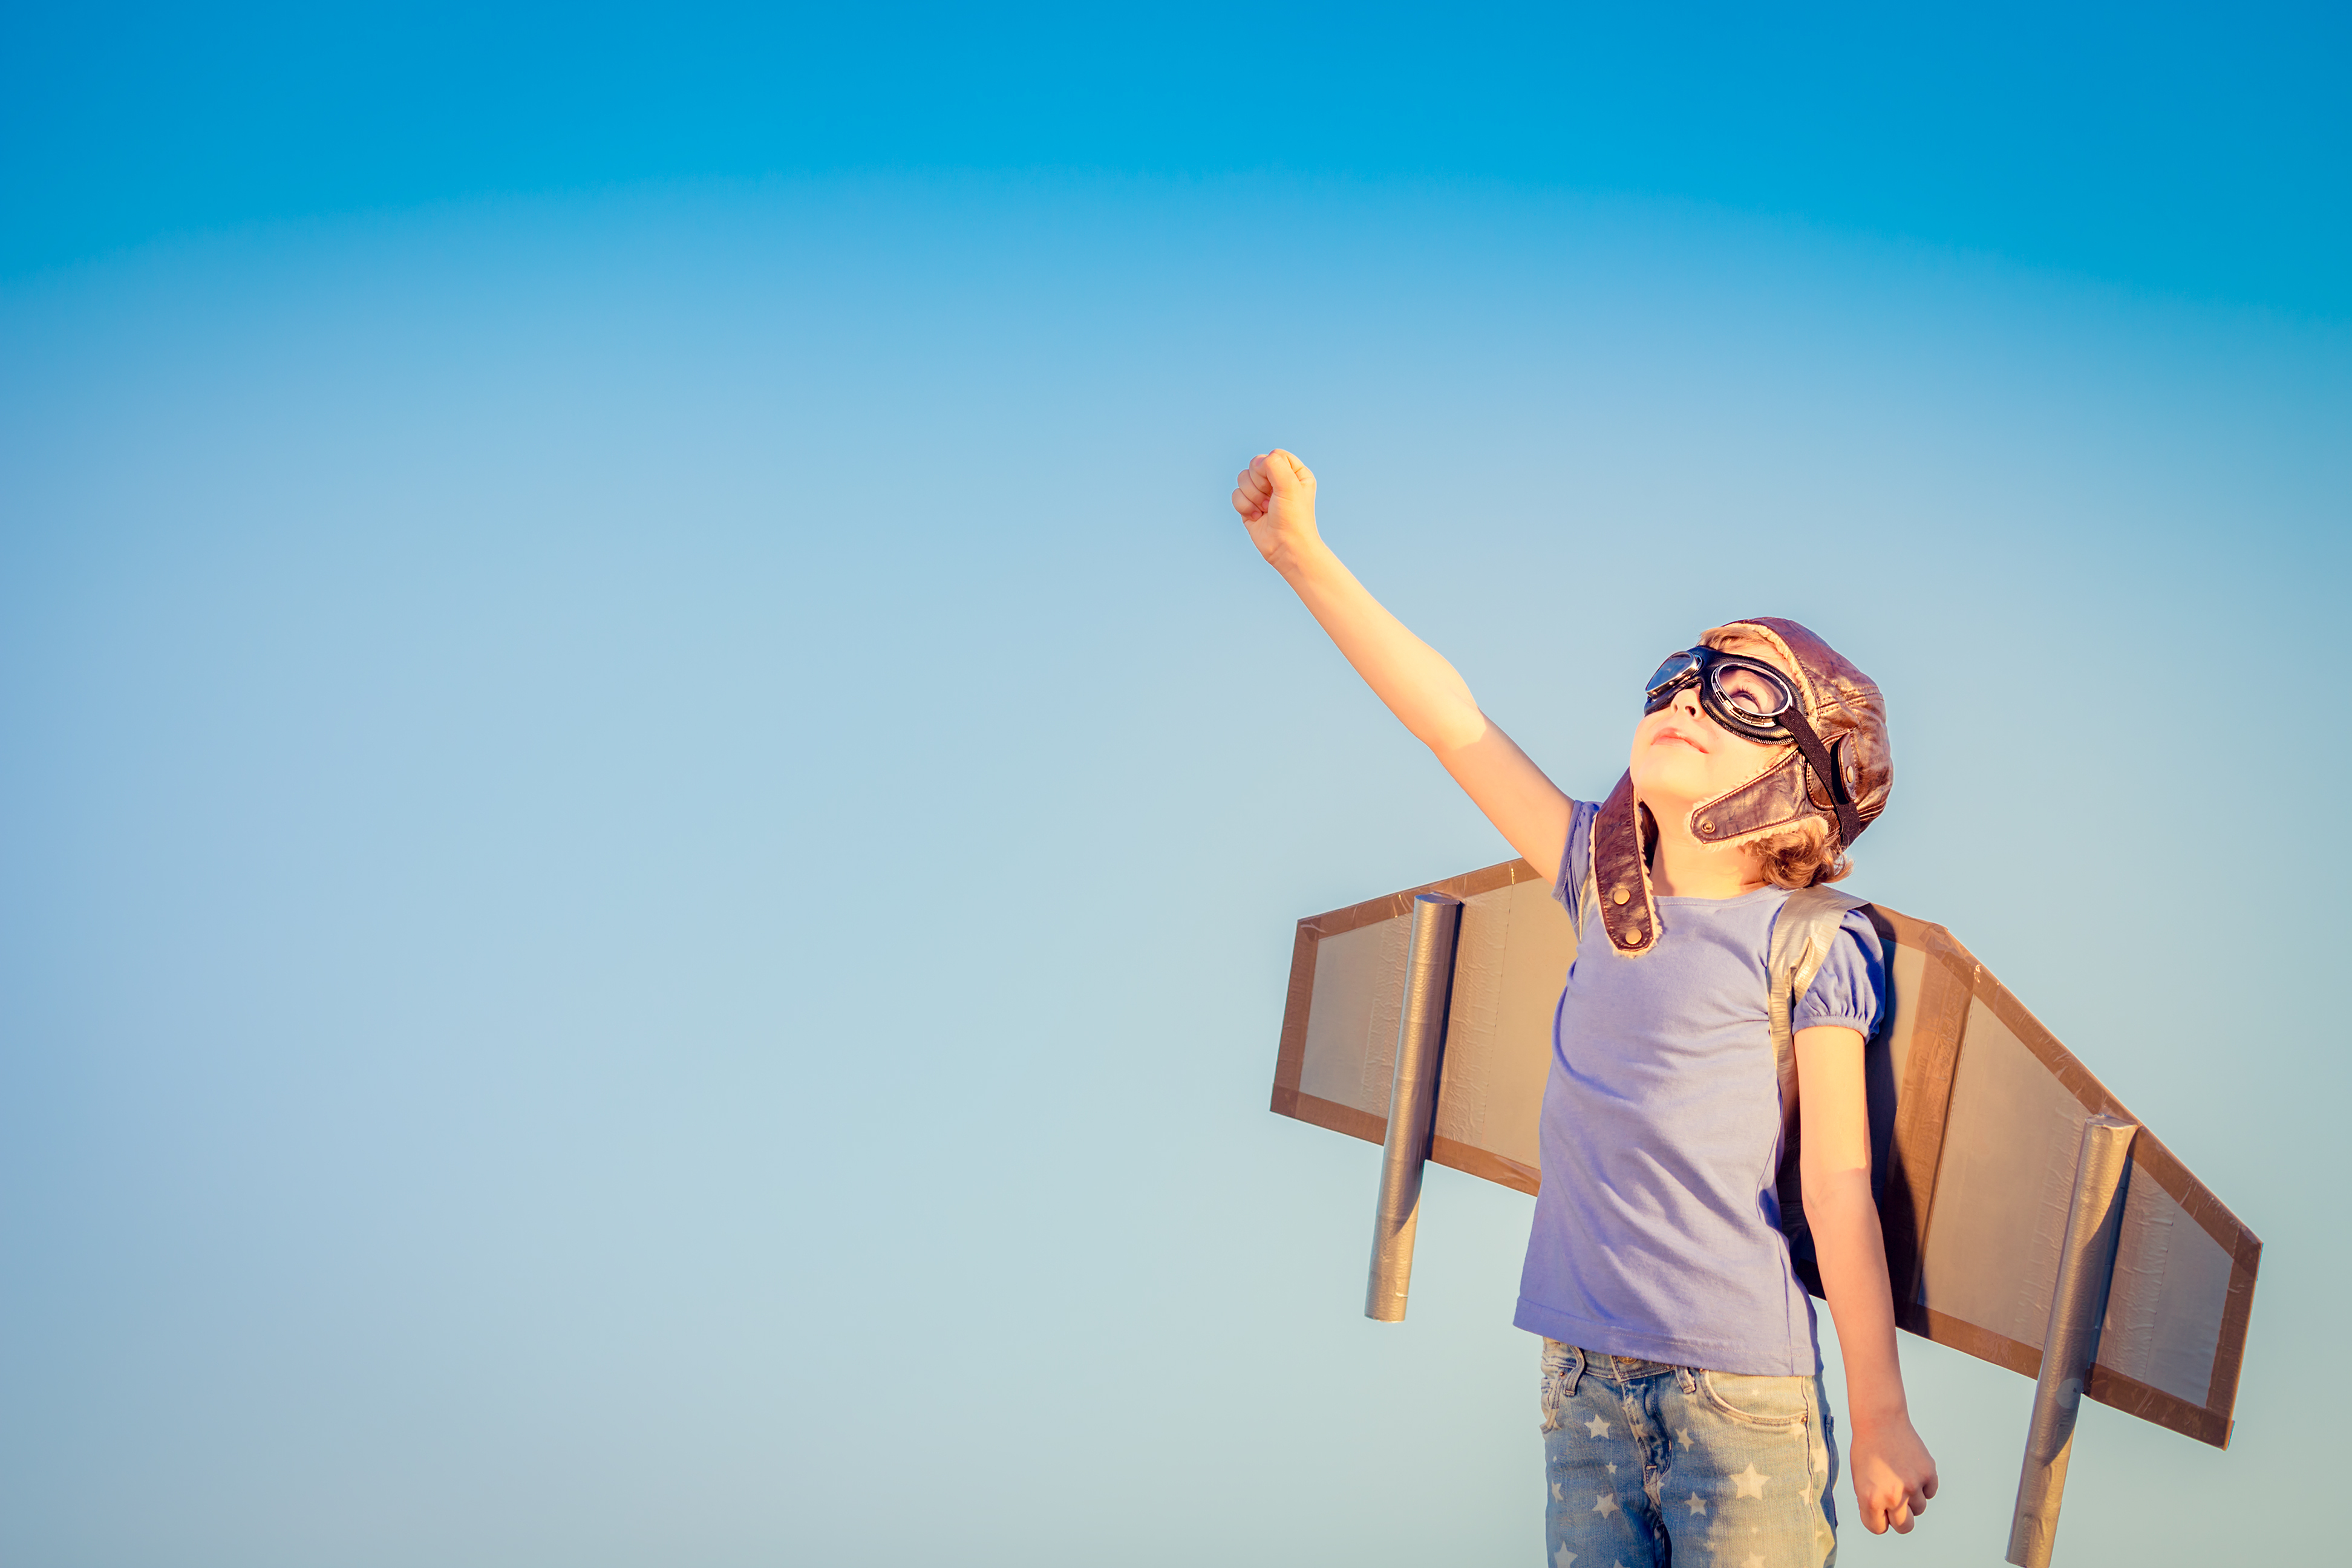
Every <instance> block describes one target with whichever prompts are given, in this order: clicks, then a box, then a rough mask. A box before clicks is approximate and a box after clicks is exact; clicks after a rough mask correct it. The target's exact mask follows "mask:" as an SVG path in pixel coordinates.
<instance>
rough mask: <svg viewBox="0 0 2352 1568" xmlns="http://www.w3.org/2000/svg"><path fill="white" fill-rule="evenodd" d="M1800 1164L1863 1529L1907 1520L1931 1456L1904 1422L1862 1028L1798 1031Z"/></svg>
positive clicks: (1925, 1487) (1907, 1527)
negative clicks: (1840, 1364) (1840, 1358)
mask: <svg viewBox="0 0 2352 1568" xmlns="http://www.w3.org/2000/svg"><path fill="white" fill-rule="evenodd" d="M1796 1047H1797V1114H1798V1118H1799V1126H1798V1145H1797V1148H1798V1152H1797V1164H1798V1170H1799V1173H1800V1174H1801V1176H1802V1178H1803V1182H1804V1190H1805V1223H1806V1224H1807V1225H1808V1226H1810V1227H1811V1230H1812V1233H1813V1255H1814V1257H1815V1258H1816V1259H1817V1260H1818V1261H1819V1262H1820V1264H1821V1268H1822V1291H1823V1293H1824V1294H1826V1295H1827V1296H1828V1297H1829V1300H1830V1316H1831V1317H1832V1319H1834V1320H1835V1321H1836V1322H1837V1336H1838V1345H1839V1347H1840V1348H1841V1349H1842V1350H1843V1352H1845V1391H1846V1417H1847V1433H1846V1468H1847V1471H1848V1473H1849V1474H1850V1475H1851V1476H1852V1478H1853V1500H1854V1504H1855V1506H1856V1507H1857V1508H1859V1509H1860V1510H1862V1522H1863V1527H1864V1529H1866V1530H1868V1531H1870V1532H1871V1533H1872V1534H1873V1535H1878V1534H1882V1533H1884V1532H1885V1530H1886V1528H1887V1526H1889V1525H1893V1526H1894V1527H1895V1531H1896V1532H1897V1533H1898V1534H1906V1535H1907V1534H1909V1533H1910V1531H1911V1522H1912V1521H1913V1520H1914V1519H1915V1518H1916V1517H1917V1516H1918V1515H1920V1514H1922V1513H1925V1512H1926V1511H1927V1500H1928V1499H1929V1498H1931V1497H1934V1496H1935V1495H1936V1461H1935V1460H1934V1458H1931V1457H1930V1456H1929V1455H1928V1453H1927V1445H1926V1444H1925V1443H1922V1442H1921V1441H1920V1440H1919V1434H1918V1433H1917V1432H1916V1430H1914V1429H1913V1427H1912V1426H1911V1409H1910V1405H1909V1404H1908V1403H1907V1402H1906V1400H1905V1398H1904V1396H1903V1367H1902V1363H1901V1362H1900V1361H1899V1360H1898V1359H1897V1358H1896V1352H1895V1301H1894V1292H1893V1291H1892V1290H1890V1289H1888V1287H1887V1282H1886V1239H1885V1236H1884V1235H1883V1234H1882V1233H1881V1232H1880V1230H1879V1227H1878V1206H1877V1205H1876V1204H1874V1202H1872V1200H1871V1195H1870V1112H1869V1107H1868V1102H1867V1100H1866V1099H1865V1091H1864V1084H1863V1071H1862V1047H1863V1039H1862V1036H1861V1035H1860V1034H1859V1033H1857V1032H1856V1031H1854V1030H1853V1029H1848V1028H1844V1027H1842V1026H1838V1025H1834V1024H1823V1025H1820V1026H1816V1027H1813V1028H1811V1029H1800V1030H1798V1031H1797V1038H1796Z"/></svg>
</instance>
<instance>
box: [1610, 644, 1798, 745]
mask: <svg viewBox="0 0 2352 1568" xmlns="http://www.w3.org/2000/svg"><path fill="white" fill-rule="evenodd" d="M1701 679H1703V680H1704V681H1705V683H1706V687H1705V691H1704V699H1705V700H1704V702H1703V704H1702V705H1703V706H1704V707H1706V710H1708V711H1709V712H1711V713H1713V714H1714V715H1715V717H1716V719H1717V721H1718V722H1721V723H1724V724H1727V725H1730V726H1735V727H1738V728H1746V729H1754V730H1760V731H1766V732H1767V735H1766V737H1765V738H1769V739H1775V740H1785V739H1786V738H1787V731H1785V730H1784V729H1783V728H1782V727H1781V724H1780V716H1781V715H1782V714H1784V713H1786V712H1788V711H1789V710H1790V709H1792V708H1794V707H1795V706H1796V705H1797V693H1796V690H1795V689H1794V688H1793V687H1791V686H1790V684H1789V682H1788V680H1787V679H1785V678H1783V677H1782V676H1781V674H1780V671H1779V670H1777V669H1774V668H1771V667H1770V666H1769V665H1763V664H1759V663H1757V662H1755V661H1754V660H1752V659H1746V658H1738V657H1737V656H1736V655H1731V654H1720V653H1716V652H1714V651H1712V650H1711V649H1706V648H1691V649H1688V650H1686V651H1685V652H1682V653H1677V654H1671V655H1669V656H1667V658H1666V661H1665V662H1664V664H1661V665H1660V666H1658V669H1657V673H1656V674H1654V675H1653V676H1651V677H1650V681H1649V685H1648V686H1647V687H1646V688H1645V693H1646V696H1645V700H1644V701H1643V712H1645V713H1655V712H1656V711H1657V710H1659V709H1661V708H1664V706H1665V705H1666V704H1667V703H1668V702H1671V701H1672V700H1674V695H1675V692H1677V691H1680V690H1681V689H1683V688H1684V687H1685V686H1688V685H1690V684H1691V683H1692V682H1693V681H1696V680H1701Z"/></svg>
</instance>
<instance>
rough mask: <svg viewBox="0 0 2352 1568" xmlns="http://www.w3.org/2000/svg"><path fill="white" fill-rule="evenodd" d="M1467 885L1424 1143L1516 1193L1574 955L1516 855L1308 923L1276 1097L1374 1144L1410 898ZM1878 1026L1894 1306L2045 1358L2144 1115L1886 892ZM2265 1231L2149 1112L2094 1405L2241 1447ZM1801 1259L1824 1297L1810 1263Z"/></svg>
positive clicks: (2012, 1355)
mask: <svg viewBox="0 0 2352 1568" xmlns="http://www.w3.org/2000/svg"><path fill="white" fill-rule="evenodd" d="M1423 892H1444V893H1449V894H1452V895H1453V896H1454V897H1455V898H1458V899H1460V900H1463V904H1464V908H1463V915H1462V927H1461V936H1460V938H1459V941H1458V942H1457V945H1456V949H1455V955H1454V985H1453V995H1452V999H1451V1003H1450V1005H1449V1008H1448V1014H1447V1026H1446V1042H1445V1055H1444V1064H1443V1068H1442V1074H1441V1077H1440V1079H1439V1088H1438V1101H1437V1111H1436V1127H1435V1136H1434V1138H1433V1142H1432V1152H1431V1157H1432V1158H1433V1159H1434V1160H1436V1161H1437V1162H1438V1163H1441V1164H1445V1165H1451V1166H1453V1167H1454V1168H1455V1169H1457V1170H1461V1171H1465V1172H1467V1173H1470V1174H1472V1175H1475V1176H1481V1177H1484V1178H1486V1180H1488V1181H1492V1182H1496V1183H1499V1184H1502V1185H1504V1186H1507V1187H1512V1188H1516V1189H1517V1190H1518V1191H1520V1192H1524V1193H1533V1192H1535V1191H1536V1190H1537V1189H1538V1185H1539V1184H1540V1181H1541V1177H1540V1173H1539V1170H1538V1163H1539V1162H1538V1152H1537V1151H1538V1146H1537V1130H1538V1119H1539V1116H1540V1114H1541V1110H1542V1105H1543V1090H1544V1081H1545V1078H1546V1075H1547V1074H1548V1073H1549V1070H1550V1065H1551V1021H1552V1016H1553V1011H1554V1009H1555V1007H1556V1006H1557V1005H1558V1000H1559V991H1560V985H1561V980H1562V977H1563V976H1564V975H1565V974H1566V973H1567V972H1568V967H1569V965H1570V963H1571V962H1573V960H1574V958H1575V955H1576V941H1575V936H1574V932H1573V928H1572V927H1571V926H1570V922H1569V920H1568V916H1567V914H1566V912H1565V911H1564V910H1561V909H1560V908H1559V905H1558V904H1557V903H1556V902H1554V901H1553V900H1552V899H1551V896H1550V888H1549V880H1548V879H1546V878H1545V877H1543V876H1542V874H1541V873H1539V872H1538V871H1537V870H1536V869H1535V868H1533V867H1531V866H1529V865H1528V863H1527V862H1526V861H1524V860H1513V861H1507V862H1505V863H1504V864H1502V865H1498V866H1489V867H1486V868H1484V869H1482V870H1477V871H1472V872H1468V873H1465V875H1463V876H1459V877H1453V878H1448V879H1445V880H1444V881H1442V882H1433V883H1430V884H1427V885H1426V886H1424V887H1421V888H1411V889H1406V890H1404V891H1403V892H1401V893H1392V894H1390V895H1389V896H1388V897H1386V898H1381V899H1374V900H1369V901H1367V902H1365V903H1361V904H1354V905H1350V906H1349V908H1347V909H1344V910H1331V911H1329V912H1328V913H1327V914H1321V915H1313V916H1309V917H1308V918H1307V919H1306V920H1303V921H1299V922H1298V932H1297V942H1296V944H1295V946H1294V947H1293V950H1292V958H1291V974H1290V989H1289V997H1288V1005H1287V1006H1286V1010H1285V1013H1284V1017H1283V1028H1282V1042H1281V1047H1280V1049H1279V1051H1278V1053H1277V1055H1276V1068H1275V1085H1274V1100H1273V1109H1274V1110H1276V1111H1277V1112H1279V1113H1281V1114H1283V1115H1285V1116H1292V1117H1296V1118H1297V1119H1298V1120H1300V1121H1309V1122H1313V1123H1315V1124H1316V1125H1318V1126H1320V1127H1327V1128H1329V1129H1331V1130H1332V1131H1339V1132H1345V1133H1347V1134H1349V1136H1350V1137H1355V1138H1361V1139H1364V1140H1365V1141H1367V1142H1373V1143H1378V1142H1381V1140H1382V1139H1383V1138H1384V1137H1385V1136H1386V1135H1387V1130H1388V1102H1389V1090H1390V1079H1391V1069H1392V1066H1393V1062H1394V1057H1395V1051H1396V1038H1397V1026H1398V1010H1399V1006H1400V1004H1401V1001H1402V994H1403V987H1404V962H1405V950H1406V946H1407V939H1408V937H1409V935H1410V930H1411V922H1412V900H1413V899H1414V897H1415V896H1416V895H1417V894H1420V893H1423ZM1868 913H1869V916H1870V919H1871V921H1872V923H1873V924H1874V927H1875V928H1876V929H1877V931H1878V933H1879V935H1880V938H1881V939H1882V941H1884V942H1885V944H1886V951H1887V959H1888V965H1887V973H1888V989H1889V992H1890V1001H1891V1002H1892V1004H1893V1005H1892V1006H1891V1008H1890V1009H1889V1016H1888V1019H1887V1023H1886V1025H1885V1027H1884V1028H1882V1030H1881V1032H1880V1034H1879V1036H1878V1037H1877V1038H1875V1039H1874V1040H1873V1041H1872V1042H1871V1044H1870V1048H1869V1052H1868V1055H1867V1057H1866V1060H1865V1070H1866V1074H1867V1076H1868V1079H1869V1083H1870V1090H1871V1095H1870V1098H1871V1113H1872V1123H1873V1126H1872V1134H1873V1136H1872V1143H1873V1157H1874V1162H1875V1170H1874V1176H1875V1178H1876V1183H1877V1185H1878V1188H1879V1217H1880V1224H1881V1227H1882V1229H1883V1230H1884V1232H1885V1237H1886V1253H1887V1268H1888V1273H1889V1276H1890V1278H1891V1279H1892V1281H1893V1285H1894V1289H1895V1314H1896V1320H1897V1321H1899V1322H1900V1323H1901V1324H1902V1325H1903V1326H1904V1327H1905V1328H1906V1329H1908V1330H1909V1331H1912V1332H1914V1333H1916V1334H1919V1335H1922V1336H1924V1337H1926V1338H1927V1339H1931V1340H1934V1341H1936V1342H1938V1343H1940V1344H1946V1345H1949V1346H1951V1347H1952V1348H1954V1349H1956V1350H1959V1351H1963V1352H1967V1353H1969V1354H1970V1355H1974V1356H1978V1357H1980V1358H1982V1359H1983V1360H1986V1361H1990V1362H1992V1363H1995V1364H1997V1365H2000V1366H2005V1367H2009V1368H2011V1370H2013V1371H2015V1372H2019V1373H2023V1374H2025V1375H2027V1376H2029V1377H2031V1376H2034V1375H2037V1374H2038V1373H2039V1372H2040V1370H2041V1361H2042V1335H2043V1333H2044V1331H2045V1330H2046V1328H2047V1324H2048V1321H2049V1311H2050V1298H2051V1292H2052V1290H2053V1287H2054V1285H2055V1281H2056V1272H2057V1254H2058V1248H2059V1245H2060V1242H2061V1240H2062V1239H2063V1236H2064V1233H2065V1226H2066V1209H2067V1205H2068V1201H2069V1195H2070V1194H2071V1192H2072V1188H2073V1183H2074V1159H2075V1153H2076V1151H2077V1149H2078V1147H2079V1144H2080V1140H2081V1135H2082V1130H2083V1124H2084V1121H2086V1120H2087V1119H2088V1118H2090V1117H2091V1116H2094V1115H2099V1114H2106V1115H2112V1116H2120V1117H2124V1118H2126V1119H2128V1120H2131V1121H2138V1119H2137V1117H2133V1116H2132V1115H2131V1113H2130V1112H2129V1111H2128V1110H2126V1109H2125V1108H2124V1106H2123V1105H2122V1103H2121V1102H2120V1101H2118V1100H2116V1098H2115V1097H2114V1096H2113V1095H2111V1094H2109V1093H2108V1092H2107V1090H2106V1089H2105V1086H2104V1085H2102V1084H2101V1083H2100V1082H2099V1081H2098V1079H2096V1078H2095V1077H2093V1076H2092V1074H2091V1073H2090V1071H2089V1069H2087V1068H2084V1066H2083V1064H2082V1062H2081V1061H2080V1060H2079V1059H2078V1058H2075V1057H2074V1054H2073V1053H2072V1052H2070V1051H2068V1050H2067V1049H2066V1048H2065V1047H2063V1045H2061V1044H2059V1042H2058V1040H2057V1039H2056V1037H2053V1036H2052V1035H2051V1033H2050V1032H2049V1031H2048V1030H2047V1029H2045V1028H2043V1027H2042V1025H2041V1023H2040V1022H2039V1021H2038V1020H2037V1019H2035V1018H2034V1016H2032V1014H2031V1013H2030V1012H2028V1011H2027V1010H2026V1009H2025V1007H2024V1005H2022V1004H2021V1003H2020V1002H2019V1001H2018V1000H2017V998H2016V997H2015V996H2013V995H2012V994H2011V993H2010V992H2009V990H2008V988H2007V987H2005V986H2003V985H2002V984H2000V981H1998V980H1996V979H1995V978H1993V976H1992V975H1991V973H1990V972H1988V971H1987V970H1986V969H1985V967H1984V966H1983V965H1982V964H1981V963H1978V962H1977V961H1976V959H1975V958H1974V956H1973V955H1971V954H1970V953H1969V951H1968V950H1967V949H1966V948H1965V947H1963V946H1961V945H1960V943H1959V942H1958V941H1956V940H1955V939H1954V938H1953V937H1952V934H1951V933H1950V932H1949V931H1946V930H1945V929H1944V928H1943V927H1941V926H1938V925H1934V924H1931V923H1929V922H1927V921H1916V920H1913V919H1912V918H1911V917H1909V916H1907V915H1905V914H1902V913H1900V912H1898V911H1896V910H1890V909H1887V908H1885V906H1884V905H1876V906H1872V907H1870V909H1869V910H1868ZM2261 1257H2262V1243H2261V1242H2260V1241H2259V1240H2257V1239H2256V1238H2255V1237H2254V1236H2253V1234H2252V1232H2251V1231H2249V1230H2247V1229H2246V1228H2245V1226H2243V1225H2242V1224H2240V1223H2239V1221H2238V1219H2237V1217H2236V1216H2235V1215H2232V1214H2231V1213H2230V1211H2229V1209H2228V1208H2227V1207H2226V1206H2225V1205H2223V1204H2222V1203H2221V1200H2220V1199H2218V1198H2217V1197H2215V1196H2214V1195H2213V1194H2212V1193H2211V1192H2210V1191H2209V1190H2208V1189H2207V1188H2206V1187H2205V1186H2204V1184H2201V1183H2200V1182H2199V1181H2198V1180H2197V1179H2196V1178H2195V1177H2194V1176H2192V1175H2190V1174H2189V1171H2188V1168H2187V1167H2186V1166H2184V1165H2182V1164H2181V1163H2180V1162H2179V1159H2178V1158H2176V1157H2175V1156H2174V1155H2173V1153H2172V1152H2171V1151H2170V1150H2168V1149H2167V1148H2166V1147H2165V1146H2164V1144H2163V1142H2161V1141H2160V1140H2158V1138H2157V1137H2156V1135H2155V1134H2154V1133H2153V1132H2150V1131H2147V1128H2146V1127H2145V1125H2143V1126H2142V1128H2141V1131H2140V1132H2139V1134H2138V1136H2137V1138H2136V1139H2135V1141H2134V1143H2133V1147H2132V1173H2131V1177H2130V1182H2129V1185H2128V1187H2127V1189H2126V1200H2125V1210H2124V1224H2123V1232H2122V1237H2121V1240H2120V1242H2119V1243H2118V1247H2117V1255H2116V1268H2115V1279H2114V1284H2113V1286H2112V1287H2111V1289H2110V1290H2109V1293H2108V1301H2107V1312H2106V1319H2105V1325H2104V1327H2103V1329H2102V1331H2101V1334H2100V1341H2099V1354H2098V1359H2097V1363H2096V1364H2095V1366H2094V1368H2093V1370H2092V1374H2091V1378H2090V1382H2089V1384H2088V1386H2087V1388H2086V1390H2085V1392H2086V1393H2088V1394H2090V1395H2091V1397H2092V1398H2094V1399H2097V1400H2100V1401H2102V1402H2103V1403H2105V1404H2107V1405H2114V1406H2116V1408H2118V1409H2121V1410H2125V1411H2127V1412H2128V1413H2130V1414H2132V1415H2138V1416H2141V1417H2142V1418H2144V1419H2147V1420H2149V1421H2153V1422H2156V1423H2157V1424H2158V1425H2160V1426H2168V1427H2171V1428H2172V1429H2174V1430H2175V1431H2179V1432H2182V1433H2185V1434H2187V1435H2188V1436H2193V1437H2197V1438H2199V1439H2200V1440H2202V1441H2204V1442H2208V1443H2212V1444H2215V1445H2226V1444H2227V1442H2228V1441H2229V1435H2230V1420H2231V1410H2232V1409H2233V1408H2234V1406H2235V1405H2236V1402H2237V1387H2238V1372H2239V1366H2240V1363H2241V1362H2242V1358H2243V1355H2244V1351H2245V1337H2246V1325H2247V1319H2248V1315H2249V1312H2250V1310H2251V1308H2252V1300H2253V1286H2254V1276H2255V1272H2256V1270H2257V1268H2258V1267H2259V1264H2260V1261H2261ZM1799 1271H1800V1273H1801V1274H1804V1275H1806V1276H1808V1279H1807V1283H1808V1284H1809V1285H1812V1286H1813V1287H1814V1289H1815V1290H1816V1292H1818V1289H1819V1285H1818V1281H1817V1280H1816V1279H1812V1278H1811V1268H1809V1267H1808V1264H1807V1260H1804V1259H1800V1264H1799Z"/></svg>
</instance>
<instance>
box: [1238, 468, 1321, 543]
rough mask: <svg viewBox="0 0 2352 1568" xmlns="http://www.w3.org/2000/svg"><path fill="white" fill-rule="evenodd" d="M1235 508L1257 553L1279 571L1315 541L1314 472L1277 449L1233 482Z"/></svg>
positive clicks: (1245, 470) (1244, 470)
mask: <svg viewBox="0 0 2352 1568" xmlns="http://www.w3.org/2000/svg"><path fill="white" fill-rule="evenodd" d="M1234 510H1235V511H1237V512H1239V513H1241V516H1242V522H1243V524H1244V526H1245V527H1246V528H1248V530H1249V536H1250V542H1251V543H1252V544H1255V545H1256V546H1257V551H1258V553H1259V554H1261V555H1263V556H1265V558H1266V560H1267V561H1269V562H1270V563H1273V564H1274V566H1275V567H1276V570H1280V569H1281V568H1283V567H1284V566H1286V565H1287V564H1289V563H1290V562H1292V561H1293V560H1295V559H1296V558H1297V555H1298V554H1299V552H1301V550H1303V549H1304V548H1305V547H1306V546H1307V545H1309V544H1312V543H1314V542H1316V539H1317V535H1316V532H1315V475H1314V472H1313V470H1311V469H1309V468H1307V465H1306V464H1304V463H1302V462H1300V461H1299V460H1298V459H1297V458H1294V457H1292V456H1291V455H1290V454H1289V453H1287V452H1286V451H1284V450H1283V449H1282V448H1281V447H1276V448H1275V449H1274V450H1273V451H1271V452H1267V453H1265V454H1264V455H1263V456H1260V457H1255V458H1251V459H1250V466H1249V467H1248V468H1244V469H1243V470H1242V471H1241V474H1240V475H1239V477H1238V478H1236V479H1234Z"/></svg>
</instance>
